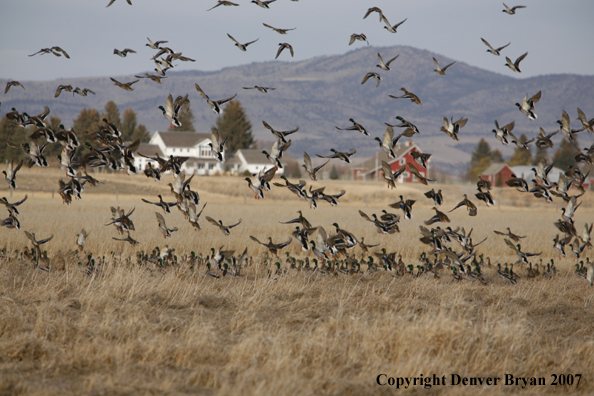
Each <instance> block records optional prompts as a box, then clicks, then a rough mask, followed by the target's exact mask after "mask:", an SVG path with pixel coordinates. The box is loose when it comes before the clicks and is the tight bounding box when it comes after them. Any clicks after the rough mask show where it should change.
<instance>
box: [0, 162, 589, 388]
mask: <svg viewBox="0 0 594 396" xmlns="http://www.w3.org/2000/svg"><path fill="white" fill-rule="evenodd" d="M60 176H63V175H62V173H60V172H58V171H56V170H52V169H43V170H41V171H40V170H35V169H32V170H22V171H21V172H20V173H19V175H18V180H17V184H18V185H19V189H18V190H16V192H15V193H14V194H13V196H12V198H10V197H9V195H8V191H7V190H0V196H7V197H8V198H9V201H15V200H17V199H19V198H21V197H23V196H24V195H25V194H28V196H29V199H28V200H27V201H26V202H25V203H24V204H23V205H21V206H20V207H19V210H20V212H21V215H20V216H19V220H20V222H21V227H22V230H20V231H19V230H9V229H6V228H0V249H2V248H5V249H6V251H7V252H6V253H4V254H3V255H2V257H0V395H4V394H7V395H13V394H14V395H20V394H22V395H81V394H89V395H135V394H143V395H144V394H153V395H183V394H204V395H237V394H250V395H251V394H254V395H309V394H323V395H367V394H373V395H375V394H394V393H400V392H408V394H443V395H458V394H472V395H484V394H516V393H520V392H521V393H522V394H528V395H532V394H534V395H541V394H564V393H567V394H584V395H587V394H594V325H593V323H594V288H590V287H589V286H588V284H587V282H586V281H585V280H584V279H583V278H580V277H577V276H576V275H575V273H574V270H575V267H574V264H575V263H576V259H575V258H573V257H570V254H569V253H568V256H567V257H566V258H563V259H559V257H558V254H556V252H555V251H554V250H553V248H552V239H553V238H554V236H555V235H556V234H557V233H558V230H557V229H556V228H555V227H554V226H553V223H554V222H555V221H556V220H557V219H558V218H559V216H560V210H559V209H560V208H561V206H562V205H561V203H560V202H555V203H552V204H549V205H547V204H544V203H543V202H541V201H539V200H537V199H536V198H534V197H532V196H528V195H523V194H521V193H519V192H515V191H513V190H511V189H507V190H500V189H495V190H493V196H494V198H495V199H496V200H497V201H498V204H497V205H495V206H494V207H491V208H486V207H485V205H484V204H482V203H481V205H477V206H478V207H479V209H478V216H476V217H469V216H468V215H467V214H466V210H465V209H464V208H460V209H458V210H457V211H455V212H452V213H449V216H450V219H451V220H452V222H451V224H449V225H451V226H452V227H457V226H463V227H465V229H466V231H467V232H468V231H469V230H470V229H471V228H472V229H473V230H474V231H473V237H474V238H473V239H474V240H475V242H477V241H480V240H481V239H483V238H484V237H488V239H487V241H486V242H485V243H483V244H482V245H480V246H479V247H478V252H479V253H483V254H484V255H485V257H486V256H488V257H490V258H491V260H492V262H493V263H498V262H501V263H505V262H513V261H515V260H516V256H515V254H514V252H513V251H512V250H511V249H509V248H508V247H507V246H506V244H505V243H504V242H503V238H502V237H500V236H497V235H495V234H494V233H493V230H495V229H497V230H501V231H503V230H505V228H506V227H511V229H512V230H513V231H514V232H516V233H518V234H521V235H527V238H525V239H523V240H522V248H523V250H525V251H529V252H540V251H542V252H543V254H542V256H541V257H542V258H543V260H544V261H545V263H546V262H547V261H549V260H550V259H551V258H554V259H555V265H556V267H557V268H558V273H557V275H556V276H555V277H553V278H551V279H545V278H543V277H540V278H538V279H527V277H526V276H525V273H526V270H525V268H520V269H519V268H515V270H517V271H516V272H518V273H519V275H520V277H521V278H519V279H518V283H517V284H516V285H510V284H509V283H507V282H506V281H505V280H504V279H502V278H501V277H499V276H498V275H497V272H496V268H485V269H484V271H485V279H486V280H487V283H488V284H487V285H486V286H484V285H482V284H481V283H479V282H471V281H470V280H467V279H463V280H461V281H459V282H456V281H454V280H453V278H452V276H451V272H449V271H447V270H442V272H441V274H440V275H441V277H440V278H439V279H434V278H433V276H428V275H427V276H421V277H418V278H414V277H412V276H410V275H405V276H403V277H400V278H395V277H393V276H392V275H391V274H390V273H387V272H383V271H379V272H375V273H373V274H366V273H363V274H353V275H343V274H338V275H323V274H322V273H320V271H316V272H312V271H297V270H288V271H287V273H286V274H285V275H273V276H269V268H270V267H269V266H265V265H264V259H265V257H266V256H265V253H266V252H265V251H266V248H264V247H263V246H261V245H258V244H256V243H255V242H253V241H252V240H251V239H250V238H249V236H250V235H254V236H256V237H258V238H259V239H260V240H263V241H264V240H266V239H267V237H268V236H272V237H273V240H274V241H275V242H280V241H284V240H286V239H287V238H288V237H289V236H290V232H291V231H292V230H293V229H294V228H293V225H283V224H279V221H286V220H289V219H292V218H294V217H296V214H297V213H296V211H297V210H302V211H303V212H304V215H305V216H306V217H307V218H308V219H309V220H310V221H311V222H312V224H314V225H322V226H324V228H325V229H326V230H327V231H329V232H332V231H334V227H333V226H332V223H334V222H337V223H338V224H339V225H340V227H341V228H344V229H347V230H349V231H351V232H352V233H354V234H355V235H356V236H357V237H362V236H364V237H365V241H366V243H380V244H381V245H380V246H379V247H378V248H376V249H372V250H379V248H381V247H385V248H386V249H387V250H388V251H397V252H398V253H400V254H401V255H402V256H403V259H404V261H405V262H406V263H407V264H409V263H410V264H414V265H417V264H419V261H418V258H419V255H420V254H421V253H422V252H424V251H428V247H427V245H423V244H422V243H421V242H419V240H418V239H419V236H420V233H419V228H418V226H419V225H421V224H422V221H423V220H426V219H428V218H429V217H431V216H432V215H433V211H432V210H431V206H432V202H430V201H429V200H428V199H426V198H425V197H424V196H423V195H422V193H423V192H424V191H427V190H428V188H427V187H425V186H420V185H414V186H398V188H397V189H396V190H393V191H391V190H388V189H387V188H386V186H385V184H384V183H379V182H378V183H364V184H362V183H355V182H346V181H320V182H314V183H313V185H314V186H322V185H325V186H327V187H326V192H329V193H338V192H339V191H340V190H341V189H345V190H346V191H347V193H346V195H345V196H344V197H343V198H342V199H341V201H340V205H339V206H337V207H330V206H329V205H328V204H326V203H325V202H322V203H319V208H318V209H317V210H310V209H309V207H308V205H307V203H306V202H305V201H302V200H298V199H297V198H296V197H295V196H294V195H292V194H291V193H289V192H288V191H287V190H286V189H285V190H283V189H280V188H275V189H273V191H271V192H268V193H266V199H265V200H263V201H256V200H254V199H253V195H252V194H251V193H250V190H249V189H248V188H247V183H246V182H245V181H244V180H243V179H242V178H230V177H214V178H199V177H195V178H194V180H193V181H192V183H191V185H192V189H193V190H197V191H198V192H199V193H200V197H201V200H202V202H203V203H204V202H207V207H206V209H205V211H204V213H203V215H202V217H201V218H200V224H201V226H202V230H199V231H194V229H193V228H192V227H191V226H190V225H189V224H188V222H187V221H185V220H184V218H183V215H182V214H181V213H180V212H179V211H177V210H176V209H173V213H172V214H168V215H165V219H166V220H167V224H168V226H169V227H174V226H175V227H179V231H177V232H175V233H174V234H173V237H172V238H168V239H167V240H164V239H163V236H162V235H161V234H160V233H159V231H158V228H157V221H156V218H155V214H154V212H155V211H160V209H158V208H157V207H155V206H151V205H148V204H145V203H143V202H142V201H141V200H140V198H141V197H144V198H146V199H149V200H157V198H156V196H157V194H160V193H161V194H163V195H164V198H165V200H166V201H173V200H174V199H173V198H169V199H168V197H171V195H170V193H169V188H168V187H167V186H166V183H167V182H169V181H171V180H170V179H172V177H171V176H169V175H165V176H164V180H163V181H161V182H157V183H155V182H153V181H152V180H149V179H147V178H146V177H144V175H142V176H140V175H139V176H134V177H131V176H125V175H121V174H116V175H110V174H99V175H96V177H97V178H98V179H99V180H102V181H104V182H105V184H103V185H101V186H98V187H95V188H93V187H87V188H86V189H85V192H84V193H83V199H82V200H81V201H73V202H72V204H71V205H69V206H66V205H64V204H62V200H61V199H60V197H59V195H58V194H57V193H55V195H54V197H53V198H52V189H57V180H58V179H59V178H60ZM308 182H309V181H308ZM430 187H433V188H436V189H438V188H442V189H443V191H444V198H445V204H444V206H443V207H442V210H445V211H447V210H449V209H451V208H452V207H454V206H455V204H456V203H457V202H459V201H460V200H461V198H462V194H463V193H468V194H471V193H472V194H473V191H474V187H473V186H470V185H469V186H451V185H437V186H430ZM116 192H117V193H116ZM116 194H117V195H116ZM245 194H247V198H246V197H245ZM400 194H403V195H404V197H405V198H411V199H417V203H416V204H415V206H414V208H413V215H414V218H413V219H412V220H409V221H407V220H402V221H401V224H400V229H401V232H400V233H397V234H395V235H381V234H378V233H376V231H375V227H374V226H373V225H372V224H371V223H369V222H366V221H365V220H363V219H362V218H361V217H360V216H359V214H358V210H359V209H361V210H363V211H364V212H366V213H368V214H371V213H380V212H381V210H382V209H389V208H388V207H387V204H389V203H392V202H395V201H397V200H398V199H399V198H398V195H400ZM582 198H583V199H582V201H583V204H582V206H581V207H580V208H579V209H578V211H577V213H576V216H575V223H576V227H579V228H578V230H580V231H581V229H582V227H583V223H584V222H588V223H591V222H592V221H594V199H593V198H592V197H591V193H588V194H586V195H585V196H584V197H582ZM116 199H117V200H116ZM472 200H473V201H475V202H477V203H478V201H477V200H476V199H474V198H473V197H472ZM110 206H121V207H122V208H124V209H126V210H129V209H132V208H134V207H135V208H136V209H135V212H134V214H133V215H132V216H131V218H132V220H133V221H134V224H135V227H136V231H133V232H132V233H131V235H132V237H133V238H134V239H136V240H138V241H139V242H140V243H141V244H140V245H138V246H131V245H129V244H127V243H124V242H118V241H114V240H113V239H112V237H114V236H115V237H117V236H118V235H117V232H116V230H115V228H113V226H108V227H106V226H104V224H107V223H108V222H109V221H110V219H111V213H110V210H109V208H110ZM201 206H202V205H201ZM393 211H395V210H393ZM205 215H208V216H211V217H213V218H215V219H222V220H223V221H224V222H225V223H226V224H227V223H232V222H236V221H237V220H238V219H239V218H242V219H243V222H242V223H241V224H240V225H239V226H238V227H236V228H234V229H233V230H232V231H231V235H230V236H227V237H226V236H224V235H223V234H222V233H221V232H220V231H219V230H217V229H216V228H215V227H214V226H212V225H211V224H209V223H208V222H207V221H206V220H204V216H205ZM83 227H84V228H85V229H86V230H87V231H90V233H91V234H90V236H89V239H88V241H87V244H86V246H85V253H84V254H83V253H75V249H76V245H75V241H76V234H77V233H78V232H80V230H81V229H82V228H83ZM24 230H27V231H30V232H35V233H36V235H37V237H38V238H45V237H48V236H49V235H51V234H54V238H53V239H52V240H51V241H50V242H49V243H48V244H46V245H43V247H44V249H46V250H47V254H48V258H49V261H47V262H44V265H47V267H49V272H46V271H42V270H39V269H35V266H34V263H32V262H31V260H28V259H26V258H22V259H21V258H18V257H17V255H16V254H15V253H14V251H15V249H18V250H19V251H22V250H23V248H24V247H28V248H29V249H30V248H31V243H30V242H29V240H28V239H27V238H26V237H25V235H24V232H23V231H24ZM314 239H315V237H314ZM165 245H168V246H169V247H170V248H175V254H176V255H177V256H178V258H179V261H180V264H178V265H173V266H165V267H162V268H160V267H158V266H156V265H154V264H153V265H142V266H141V265H138V264H137V260H136V254H137V253H138V252H140V251H144V252H146V253H150V252H151V251H152V250H153V249H154V248H155V247H156V246H158V247H160V248H161V249H162V248H164V247H165ZM221 245H224V246H225V248H226V249H232V250H235V251H236V254H237V255H238V254H240V253H241V252H242V251H243V249H244V248H246V247H247V248H248V254H249V255H250V256H252V257H253V264H251V265H249V266H247V267H245V268H244V269H243V270H242V273H241V276H226V277H220V278H218V279H215V278H213V277H210V276H206V275H205V274H206V272H207V269H206V268H205V266H204V265H202V266H199V267H198V268H194V269H192V268H190V264H189V263H188V262H187V261H183V258H184V257H185V255H188V254H190V252H191V251H194V252H196V253H197V254H199V255H202V256H206V255H207V254H209V253H210V248H213V247H214V248H218V247H220V246H221ZM451 246H452V248H454V249H455V250H460V249H459V246H458V245H457V244H456V243H455V242H454V243H452V244H451ZM285 251H288V252H290V254H291V255H294V256H296V257H297V258H304V257H306V256H309V257H310V258H311V257H313V256H312V254H311V253H307V254H306V253H302V252H301V251H300V249H299V246H298V244H297V243H296V241H293V243H292V244H291V245H290V246H289V248H288V249H285V250H284V251H283V253H284V252H285ZM88 253H92V254H93V257H94V258H95V259H96V263H97V271H96V272H94V273H93V274H92V275H88V274H87V271H86V270H85V268H86V267H85V266H86V264H83V263H86V261H87V258H86V255H87V254H88ZM354 253H355V255H357V256H359V255H360V249H359V247H356V248H355V250H354ZM584 257H590V259H592V250H589V251H585V252H584ZM280 262H281V263H282V265H283V266H285V265H286V264H285V256H284V254H283V255H281V259H280ZM533 262H534V263H536V262H538V258H536V260H533ZM79 263H80V264H81V265H79ZM364 267H366V266H363V265H362V266H361V268H362V270H364V269H365V268H364ZM380 374H386V376H385V377H382V378H383V379H382V380H381V381H383V382H385V381H386V380H387V378H388V377H394V378H398V377H408V378H412V377H419V376H420V375H421V374H422V375H423V376H424V377H431V376H432V375H433V374H435V375H436V376H438V377H442V376H444V375H445V376H446V380H447V385H446V386H434V387H432V388H430V389H426V388H424V387H423V386H420V385H417V386H411V387H410V388H409V389H407V390H405V391H403V389H402V388H403V386H401V387H400V389H399V390H398V389H397V388H396V386H388V385H386V386H380V385H378V384H377V382H376V379H377V377H378V375H380ZM452 374H458V375H460V376H461V377H500V378H501V380H499V383H498V385H497V386H488V385H482V386H481V385H468V386H463V385H452V384H451V379H452ZM506 374H511V375H513V376H515V377H544V378H545V381H546V385H543V386H527V387H526V389H522V385H521V384H522V383H521V382H520V385H519V386H516V385H505V375H506ZM561 374H563V375H569V374H572V375H576V374H581V379H580V384H579V385H577V384H576V382H577V379H576V380H575V382H574V383H573V385H571V386H570V385H567V384H565V385H552V382H553V377H552V376H553V375H557V376H558V375H561ZM572 378H573V377H572ZM575 378H577V377H575Z"/></svg>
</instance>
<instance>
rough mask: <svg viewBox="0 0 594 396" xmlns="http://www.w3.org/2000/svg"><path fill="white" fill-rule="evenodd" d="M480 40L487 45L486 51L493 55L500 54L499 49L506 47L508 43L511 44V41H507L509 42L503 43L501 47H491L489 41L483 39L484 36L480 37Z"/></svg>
mask: <svg viewBox="0 0 594 396" xmlns="http://www.w3.org/2000/svg"><path fill="white" fill-rule="evenodd" d="M481 40H483V43H485V45H486V46H487V47H489V49H488V50H487V52H490V53H492V54H493V55H497V56H499V55H501V54H500V52H499V51H501V50H502V49H504V48H505V47H507V46H508V45H510V44H511V42H509V43H507V44H506V45H504V46H503V47H499V48H493V47H492V46H491V44H489V42H488V41H487V40H485V39H484V38H482V37H481Z"/></svg>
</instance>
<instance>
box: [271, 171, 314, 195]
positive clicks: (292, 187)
mask: <svg viewBox="0 0 594 396" xmlns="http://www.w3.org/2000/svg"><path fill="white" fill-rule="evenodd" d="M281 179H283V180H284V181H285V184H284V185H282V184H280V183H276V182H274V183H273V184H274V185H275V186H277V187H286V188H288V189H289V191H291V192H292V193H293V194H295V195H297V196H298V197H299V198H305V191H303V187H305V185H306V183H305V180H299V184H293V183H291V182H290V181H289V179H287V177H286V176H285V175H283V176H281Z"/></svg>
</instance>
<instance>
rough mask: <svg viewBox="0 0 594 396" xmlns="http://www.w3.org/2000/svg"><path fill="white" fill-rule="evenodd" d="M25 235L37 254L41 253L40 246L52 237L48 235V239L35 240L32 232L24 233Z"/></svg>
mask: <svg viewBox="0 0 594 396" xmlns="http://www.w3.org/2000/svg"><path fill="white" fill-rule="evenodd" d="M25 235H26V236H27V238H29V240H30V241H31V243H33V246H34V247H35V249H36V250H37V252H38V254H39V253H41V248H40V246H41V245H44V244H46V243H48V242H49V241H51V240H52V238H53V237H54V234H52V235H50V237H49V238H45V239H40V240H37V238H36V237H35V233H34V232H33V233H31V232H28V231H25Z"/></svg>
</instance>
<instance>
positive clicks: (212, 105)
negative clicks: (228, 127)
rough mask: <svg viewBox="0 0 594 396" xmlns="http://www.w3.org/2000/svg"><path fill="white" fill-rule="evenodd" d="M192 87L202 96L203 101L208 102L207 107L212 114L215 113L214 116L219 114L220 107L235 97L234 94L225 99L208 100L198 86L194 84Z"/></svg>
mask: <svg viewBox="0 0 594 396" xmlns="http://www.w3.org/2000/svg"><path fill="white" fill-rule="evenodd" d="M194 87H196V91H198V93H199V94H200V96H202V97H203V98H204V99H206V101H207V102H208V105H209V106H210V108H211V109H212V111H213V113H215V114H221V105H222V104H225V103H227V102H229V101H230V100H233V99H234V98H235V97H236V96H237V94H235V95H233V96H231V97H230V98H227V99H222V100H210V98H209V97H208V95H207V94H205V93H204V91H203V90H202V88H200V86H199V85H198V84H194Z"/></svg>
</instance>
